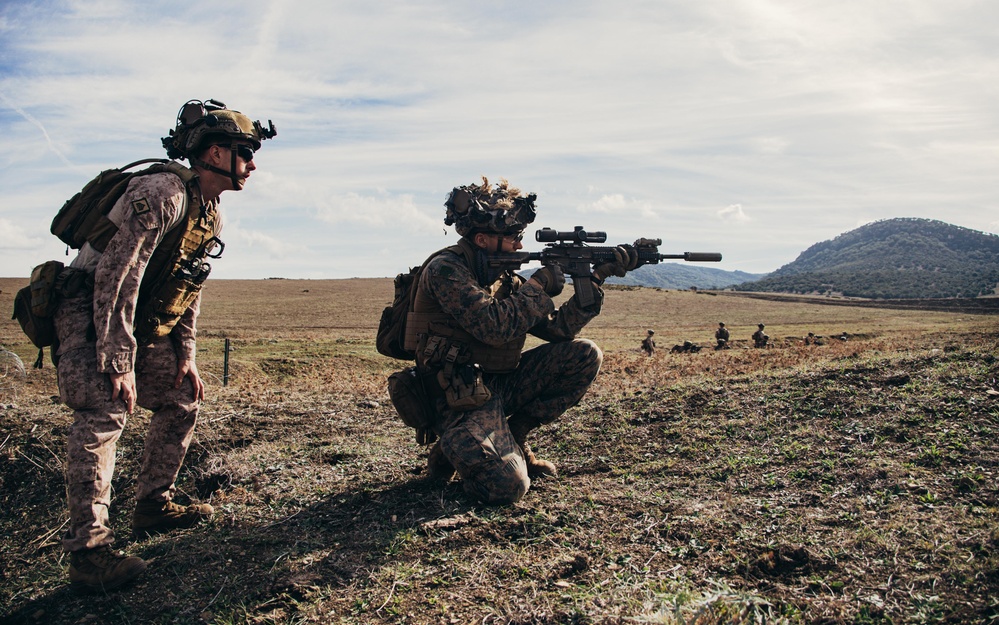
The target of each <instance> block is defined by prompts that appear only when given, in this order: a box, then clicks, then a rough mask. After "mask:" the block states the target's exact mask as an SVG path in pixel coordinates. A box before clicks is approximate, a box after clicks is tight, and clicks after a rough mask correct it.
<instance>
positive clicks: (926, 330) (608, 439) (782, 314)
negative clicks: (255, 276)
mask: <svg viewBox="0 0 999 625" xmlns="http://www.w3.org/2000/svg"><path fill="white" fill-rule="evenodd" d="M23 282H24V280H22V279H18V280H12V279H0V291H2V292H0V307H5V309H6V310H10V308H11V306H10V304H11V301H12V295H13V292H14V291H15V290H16V288H17V287H19V286H21V285H22V284H23ZM391 292H392V287H391V280H387V279H377V280H361V279H358V280H333V281H300V280H267V281H213V282H210V283H209V285H208V287H207V289H206V292H205V302H204V305H203V311H204V312H203V315H202V318H201V322H200V328H201V340H200V341H199V354H198V358H199V366H200V368H201V370H202V374H203V376H204V377H205V379H206V382H207V383H208V385H209V388H208V399H207V401H206V402H205V404H204V406H203V410H202V414H201V423H200V425H199V429H198V432H197V434H196V438H195V442H194V444H193V445H192V448H191V451H190V453H189V455H188V460H187V463H186V465H185V468H184V470H183V471H182V473H181V476H180V479H179V481H178V486H179V491H180V497H181V499H182V500H187V499H189V498H190V499H198V500H205V501H210V502H211V503H212V504H213V505H214V506H215V507H216V510H217V511H218V514H217V515H216V517H215V519H213V520H212V522H211V523H209V524H207V525H205V526H203V527H199V528H196V529H193V530H189V531H184V532H179V533H175V534H169V535H163V536H157V537H154V538H152V539H147V540H142V541H133V540H132V539H131V538H130V537H129V536H128V533H129V532H128V528H129V519H130V515H131V510H132V507H133V506H134V501H133V488H134V478H135V473H136V467H137V463H138V460H139V456H140V454H141V446H142V439H143V434H144V431H145V426H146V424H147V423H148V413H146V412H144V411H142V410H139V411H137V413H136V414H135V415H134V416H133V417H132V418H131V420H130V422H129V424H128V426H127V428H126V431H125V434H124V436H123V437H122V440H121V443H120V445H119V456H118V468H117V472H116V479H115V483H114V489H115V496H114V500H113V502H112V510H111V513H112V521H113V525H114V527H116V528H118V529H119V530H120V536H119V539H118V541H117V543H116V545H117V546H118V547H120V548H122V549H124V550H125V551H127V552H128V553H131V554H135V555H138V556H141V557H143V558H145V559H147V560H150V561H151V566H150V568H149V570H148V571H147V573H146V574H145V575H144V576H143V577H142V578H141V579H140V580H139V581H138V582H137V583H136V584H134V585H133V586H131V587H130V588H128V589H125V590H122V591H119V592H115V593H112V594H110V595H89V596H84V595H77V594H75V593H73V592H71V591H70V589H69V587H68V585H67V577H66V568H67V566H68V562H67V558H66V557H65V556H64V555H63V554H62V551H61V548H60V545H59V540H58V539H59V536H60V534H61V532H62V531H63V529H64V527H65V524H66V521H67V513H66V510H65V503H64V501H63V499H64V484H63V463H64V460H63V456H64V451H63V450H64V447H65V438H66V432H67V429H68V426H69V424H70V419H71V415H70V412H69V411H68V410H67V409H66V408H65V407H63V406H61V405H59V404H58V401H57V397H56V396H57V392H58V391H57V388H56V385H55V380H54V377H55V376H54V371H53V369H52V366H51V363H48V362H46V366H45V368H43V369H41V370H32V369H28V370H26V371H23V373H22V370H21V369H20V368H19V367H18V366H17V365H18V361H23V362H24V363H27V365H28V367H30V363H31V362H32V361H33V360H34V357H35V355H36V353H37V350H34V349H33V348H32V347H31V346H30V345H29V344H27V343H26V341H25V339H24V338H23V337H22V336H21V335H20V331H19V329H18V328H17V326H16V325H15V323H14V322H12V321H9V320H8V319H7V316H4V317H3V318H0V347H3V348H4V349H6V350H9V351H8V352H6V353H5V352H0V356H2V358H0V376H2V377H0V410H2V416H0V506H2V507H3V510H4V512H3V515H2V516H0V534H2V536H3V538H2V539H0V622H3V623H95V624H96V623H214V624H219V625H224V624H230V623H255V624H257V623H260V624H263V623H311V622H318V623H446V624H450V623H525V624H526V623H550V624H554V623H705V624H706V623H736V622H739V623H746V622H768V623H770V622H790V623H841V622H845V623H970V622H979V623H990V622H992V623H999V555H997V547H999V521H997V518H999V517H997V512H999V487H997V475H996V473H997V470H999V444H997V442H996V440H997V435H999V379H997V378H999V362H997V359H996V353H997V343H999V336H997V328H999V324H997V317H995V316H986V315H977V316H976V315H968V314H962V313H944V312H929V311H918V310H888V309H879V308H862V307H852V306H827V305H823V304H822V303H821V301H815V302H809V301H800V302H779V301H767V300H760V299H753V298H747V297H739V296H735V295H731V294H725V293H721V294H713V293H693V292H688V291H683V292H679V291H669V292H667V291H661V290H657V289H645V288H615V289H613V290H610V291H609V292H608V294H607V301H606V305H605V307H604V312H603V314H601V316H600V317H598V318H597V319H596V320H595V321H594V322H593V323H592V324H590V326H588V327H587V328H586V330H585V332H584V335H585V336H586V337H588V338H591V339H593V340H595V341H596V342H597V343H598V344H600V345H601V347H602V348H603V349H604V351H605V360H604V367H603V369H602V370H601V373H600V375H599V376H598V378H597V381H596V382H595V384H594V386H593V387H592V388H591V390H590V392H589V393H588V394H587V396H586V397H585V398H584V399H583V401H582V402H581V404H580V405H579V406H577V407H576V408H574V409H572V410H570V411H569V412H568V413H567V414H565V415H564V416H563V417H562V418H561V419H560V420H559V421H557V422H556V423H554V424H552V425H550V426H547V427H545V428H543V429H541V430H540V431H538V432H536V433H535V435H534V438H533V439H532V443H533V444H534V447H535V448H536V449H537V451H538V452H539V455H540V456H542V457H544V458H546V459H548V460H551V461H553V462H554V463H555V464H556V465H558V467H559V470H560V475H559V477H558V478H557V479H547V480H538V481H536V482H535V483H534V484H533V485H532V488H531V491H530V492H529V493H528V494H527V496H526V497H525V498H524V500H523V501H522V502H520V503H518V504H517V505H514V506H507V507H483V506H478V505H476V504H475V503H474V502H471V501H469V500H468V499H467V498H466V497H465V496H464V495H463V493H462V490H461V486H460V483H458V482H450V483H441V482H431V481H429V480H427V479H426V477H425V470H424V467H425V462H426V451H427V450H426V449H424V448H422V447H420V446H419V445H417V444H416V443H415V442H414V440H413V436H412V433H411V431H407V430H406V429H405V427H404V426H403V425H402V423H401V422H400V421H399V420H398V417H397V416H396V415H395V413H394V410H393V408H392V406H391V404H390V403H389V402H388V397H387V393H386V390H385V384H384V379H385V376H386V375H387V374H388V373H390V372H391V371H393V370H396V369H398V368H401V367H402V366H404V365H405V363H402V362H399V361H394V360H391V359H387V358H384V357H382V356H380V355H378V354H377V352H376V351H375V349H374V330H375V327H376V325H377V321H378V317H379V314H380V312H381V309H382V307H384V306H385V305H386V304H387V303H388V301H389V300H390V299H391ZM719 321H724V322H726V325H728V326H729V328H730V329H731V331H732V338H733V343H734V348H733V349H730V350H726V351H720V352H716V351H713V350H711V349H710V347H709V348H707V349H705V350H703V351H701V352H700V353H696V354H670V353H668V348H669V347H670V346H671V345H673V344H675V343H681V342H683V341H684V340H690V341H693V342H695V343H698V344H701V345H705V346H710V344H712V343H713V339H712V336H713V332H714V329H715V327H716V326H717V323H718V322H719ZM757 323H765V324H766V325H767V331H768V333H769V334H770V336H771V337H772V339H773V342H774V345H773V347H772V348H770V349H765V350H756V349H751V348H749V347H748V344H749V336H750V334H751V333H752V332H753V330H755V327H756V324H757ZM649 328H651V329H654V330H656V338H657V341H658V343H659V346H660V351H659V352H658V353H657V354H656V355H655V356H653V357H646V356H644V355H643V354H641V353H640V352H639V351H638V344H639V342H640V341H641V339H642V338H644V336H645V331H646V330H647V329H649ZM808 332H814V333H816V334H819V335H824V336H834V335H839V334H841V333H842V332H846V333H847V334H848V336H849V339H848V340H847V341H839V340H830V341H827V343H826V344H824V345H819V346H804V345H803V344H802V341H801V338H802V337H803V336H804V335H805V334H807V333H808ZM226 338H228V339H230V342H231V345H232V346H233V351H232V354H231V358H230V383H229V385H228V386H222V383H221V379H222V363H223V344H224V340H225V339H226ZM663 347H665V349H663ZM11 353H13V354H16V356H17V358H15V357H14V356H11V355H10V354H11Z"/></svg>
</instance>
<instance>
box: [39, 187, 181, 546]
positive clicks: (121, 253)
mask: <svg viewBox="0 0 999 625" xmlns="http://www.w3.org/2000/svg"><path fill="white" fill-rule="evenodd" d="M172 181H178V179H177V177H176V176H173V175H172V174H164V175H163V176H160V175H150V176H143V177H140V178H137V179H136V180H135V181H133V183H132V184H130V185H129V189H128V190H127V191H126V193H125V195H123V196H122V198H121V199H119V201H118V203H117V204H116V205H115V208H114V209H113V210H112V215H113V216H114V219H115V220H117V219H120V220H121V221H120V223H118V222H117V221H116V223H118V225H119V231H118V233H117V234H115V236H114V237H113V238H112V239H111V242H110V243H109V244H108V247H107V249H106V250H105V252H104V254H97V253H96V252H95V251H94V250H93V249H92V248H89V247H88V246H84V248H83V249H82V250H81V252H80V255H79V256H78V257H77V259H76V260H74V262H73V264H72V266H74V267H78V268H83V269H87V270H91V271H94V274H95V281H94V293H93V295H92V296H91V295H89V294H88V295H86V296H83V297H74V298H68V299H65V300H63V301H62V302H61V303H60V305H59V308H58V310H57V311H56V314H55V325H56V332H57V334H58V337H59V348H58V351H57V354H58V365H57V374H58V380H59V393H60V398H61V399H62V401H63V402H64V403H65V404H66V405H67V406H68V407H70V408H72V409H73V425H72V426H71V427H70V431H69V436H68V465H67V472H66V484H67V488H66V490H67V498H68V503H69V511H70V522H69V528H68V529H67V531H66V534H65V536H64V538H63V548H64V549H65V550H66V551H70V552H72V551H79V550H82V549H93V548H95V547H100V546H103V545H108V544H110V543H111V542H112V541H113V540H114V532H113V531H112V530H111V528H110V527H108V506H109V504H110V492H111V479H112V476H113V474H114V465H115V451H116V444H117V441H118V438H119V437H120V435H121V432H122V430H123V428H124V427H125V423H126V421H127V417H128V415H127V413H126V406H125V403H124V401H122V400H121V399H118V400H117V401H114V402H112V401H111V382H110V377H109V372H117V373H126V372H129V371H134V372H135V379H136V391H137V403H138V405H140V406H142V407H144V408H146V409H148V410H150V411H152V412H153V414H152V417H151V418H150V423H149V430H148V433H147V435H146V441H145V448H144V452H143V457H142V467H141V469H140V472H139V475H138V477H137V480H136V482H137V486H136V498H137V499H140V500H141V499H153V500H159V501H168V500H170V499H172V497H173V493H174V490H175V486H174V481H175V480H176V477H177V474H178V472H179V471H180V467H181V465H182V464H183V461H184V456H185V455H186V453H187V449H188V447H189V445H190V442H191V437H192V436H193V433H194V426H195V422H196V420H197V415H198V403H197V401H195V398H194V387H193V385H192V384H191V381H190V380H189V379H187V378H185V379H184V382H183V384H181V387H180V388H179V389H175V388H174V381H175V380H176V376H177V371H178V362H179V361H181V360H186V361H193V360H194V354H195V343H194V340H195V334H196V327H195V321H196V318H197V315H198V305H199V302H197V301H196V302H195V304H194V305H193V306H192V307H191V309H190V310H188V311H187V314H186V315H185V316H184V318H183V319H182V320H181V322H180V323H178V324H177V326H176V327H175V328H174V331H173V333H172V334H171V335H170V336H167V337H163V338H160V339H157V340H155V341H154V342H153V343H151V344H149V345H145V346H137V345H136V341H135V339H134V337H133V336H132V320H133V316H134V313H135V303H136V300H137V297H138V290H139V285H140V283H141V281H142V275H143V270H144V269H145V267H146V263H148V261H149V259H150V257H151V256H152V253H153V251H154V250H155V248H156V246H157V245H158V244H159V243H160V241H162V239H163V235H164V234H165V232H166V231H167V230H168V229H169V228H170V227H175V226H177V225H178V224H180V223H181V218H182V217H183V213H184V210H185V208H186V193H185V191H184V189H183V185H181V184H179V182H177V184H173V183H172Z"/></svg>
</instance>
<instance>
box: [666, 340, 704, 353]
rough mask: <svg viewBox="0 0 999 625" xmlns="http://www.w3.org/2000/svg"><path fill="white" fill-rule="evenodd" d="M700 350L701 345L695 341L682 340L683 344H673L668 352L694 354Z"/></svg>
mask: <svg viewBox="0 0 999 625" xmlns="http://www.w3.org/2000/svg"><path fill="white" fill-rule="evenodd" d="M699 351H701V346H700V345H698V344H697V343H692V342H690V341H684V342H683V345H674V346H673V348H672V349H671V350H669V353H671V354H696V353H697V352H699Z"/></svg>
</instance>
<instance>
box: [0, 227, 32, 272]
mask: <svg viewBox="0 0 999 625" xmlns="http://www.w3.org/2000/svg"><path fill="white" fill-rule="evenodd" d="M39 243H40V238H39V237H37V236H33V235H29V234H28V233H27V232H26V231H25V230H24V228H22V227H20V226H19V225H17V224H15V223H13V222H12V221H10V220H9V219H5V218H3V217H0V248H3V249H5V250H30V249H34V248H36V247H37V246H38V245H39ZM39 262H41V261H39Z"/></svg>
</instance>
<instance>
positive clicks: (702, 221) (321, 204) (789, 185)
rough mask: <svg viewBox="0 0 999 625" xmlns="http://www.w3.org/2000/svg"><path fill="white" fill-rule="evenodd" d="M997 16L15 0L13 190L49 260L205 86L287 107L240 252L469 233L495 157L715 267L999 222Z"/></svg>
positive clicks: (904, 9)
mask: <svg viewBox="0 0 999 625" xmlns="http://www.w3.org/2000/svg"><path fill="white" fill-rule="evenodd" d="M997 21H999V4H997V3H993V2H988V1H987V0H954V1H953V2H948V3H946V4H942V3H940V2H937V1H936V0H885V1H884V2H875V3H872V2H869V1H866V0H844V1H843V2H836V3H828V2H825V3H824V2H820V1H818V0H745V1H743V2H738V3H732V2H729V1H728V0H704V1H703V2H698V3H690V2H684V1H682V0H636V1H635V2H629V3H626V4H621V3H611V2H606V1H603V2H601V1H596V0H581V1H579V2H571V3H570V2H568V0H554V1H553V2H545V3H536V2H528V1H527V0H513V1H512V2H509V3H503V4H502V5H497V6H492V5H483V4H474V3H464V2H457V1H455V0H421V1H420V2H418V3H359V2H348V1H342V0H335V1H333V2H328V1H322V2H321V1H320V0H288V1H287V2H281V3H277V2H270V1H265V0H244V1H242V2H239V3H237V2H234V1H233V0H221V1H220V2H216V3H213V4H211V5H206V4H204V3H196V2H193V1H191V0H179V1H178V2H174V3H170V4H163V3H143V4H138V3H130V2H126V1H125V0H97V1H96V2H92V1H89V0H88V1H84V0H70V1H68V2H65V1H60V2H55V1H54V0H42V1H37V0H36V1H31V2H29V1H28V0H14V1H13V2H7V3H6V4H4V5H3V6H2V7H0V32H2V33H3V37H0V94H3V97H0V124H3V128H4V133H3V135H2V136H0V188H3V189H4V198H3V199H2V200H0V216H2V217H3V218H4V219H6V220H7V221H8V223H9V225H11V226H14V227H17V228H19V229H20V231H21V232H22V233H30V236H28V239H29V240H32V241H34V243H33V244H32V245H33V246H34V247H32V248H29V249H27V250H25V254H28V255H33V254H38V255H39V256H40V258H39V261H38V262H40V261H41V260H44V257H42V255H43V254H47V253H48V251H49V250H50V249H51V248H52V247H54V246H52V245H51V244H49V243H47V242H45V241H46V237H48V235H47V234H46V232H45V231H44V230H43V229H42V228H44V225H45V222H46V220H45V219H42V218H40V217H39V215H42V214H44V213H49V214H51V213H52V212H54V211H55V209H57V208H58V206H57V205H58V204H59V203H60V202H61V201H62V200H64V199H65V197H68V195H70V194H72V192H73V187H78V186H79V185H82V183H83V182H85V181H86V180H88V179H89V178H90V177H92V176H93V175H94V174H95V173H96V172H97V171H99V170H100V169H102V168H106V167H109V166H112V165H122V164H124V163H127V162H129V161H131V160H135V159H138V158H143V157H149V156H161V155H162V154H163V152H162V149H161V147H160V143H159V139H160V137H162V136H164V135H165V134H166V132H167V130H168V129H169V128H170V126H171V124H172V121H173V117H174V115H175V113H176V111H177V109H178V108H179V107H180V105H181V104H182V103H183V102H184V101H186V100H188V99H191V98H209V97H213V98H217V99H220V100H222V101H224V102H226V103H227V104H229V105H230V106H232V107H234V108H236V109H238V110H241V111H243V112H245V113H247V114H248V115H250V116H251V117H252V118H254V119H256V118H261V119H265V120H266V119H268V118H270V119H273V120H274V122H275V124H276V125H277V127H278V133H279V134H278V137H277V138H276V139H275V140H274V141H273V142H271V141H268V142H267V143H266V144H265V147H264V150H263V151H262V152H261V154H260V156H259V157H258V161H259V166H260V169H259V170H258V171H257V172H256V174H255V175H254V178H253V179H251V183H250V185H249V187H248V188H247V189H246V191H245V192H243V193H240V194H238V195H236V194H226V195H225V196H223V205H224V206H225V209H226V210H227V214H228V215H229V216H230V218H231V220H235V219H238V220H239V221H238V224H239V227H240V228H241V229H245V231H241V230H232V231H231V232H229V231H227V234H229V236H230V238H231V239H232V241H231V247H233V248H237V249H238V248H240V247H245V248H246V249H252V250H254V251H256V252H257V253H259V254H261V255H263V256H265V257H267V258H268V259H269V260H268V263H267V264H266V265H263V264H255V263H252V262H247V263H239V264H238V265H237V264H236V263H229V264H227V269H226V271H231V272H260V271H266V272H267V273H268V275H269V274H271V273H274V274H284V275H287V276H288V277H295V275H294V274H295V272H303V275H304V274H305V273H308V275H309V276H310V277H322V272H328V275H330V276H333V275H336V276H337V277H349V276H344V275H342V273H341V272H348V271H365V272H366V271H371V272H377V273H376V274H375V275H394V273H395V271H394V270H393V269H392V264H393V263H394V264H395V265H398V264H399V262H400V261H398V260H395V261H392V260H386V259H385V258H384V255H381V256H379V255H377V254H372V256H371V257H370V258H367V259H365V262H361V263H358V262H355V261H356V259H357V257H358V255H359V254H361V255H363V254H367V253H368V252H367V251H365V250H364V249H351V250H350V252H349V253H350V254H351V255H352V260H351V262H346V261H344V260H342V259H344V258H346V254H347V253H348V252H345V251H344V248H345V247H349V246H348V245H345V244H344V243H343V242H342V241H339V239H340V238H341V237H348V236H349V237H353V238H355V239H358V240H364V239H366V238H369V237H370V236H372V233H373V231H374V232H377V236H378V237H379V240H380V241H383V242H387V243H390V244H391V246H392V247H391V248H390V249H392V250H394V251H395V252H397V253H398V254H399V255H406V254H413V255H414V256H420V255H423V254H424V252H425V251H428V250H426V249H425V248H426V247H430V246H433V245H437V244H439V243H442V242H443V244H447V243H449V242H451V241H453V237H452V238H451V239H445V240H443V241H442V235H441V232H442V229H443V224H442V221H441V220H442V218H443V208H442V202H443V198H444V194H445V193H446V192H447V191H448V190H450V188H451V187H453V186H455V185H458V184H467V183H469V182H472V181H474V180H476V179H477V177H478V176H479V175H483V174H485V175H487V176H489V177H490V178H498V177H500V176H505V177H507V178H509V179H510V181H511V182H512V183H513V184H516V185H517V186H520V187H521V188H524V189H527V190H532V191H535V192H537V193H538V196H539V197H538V205H539V224H540V225H545V226H552V227H558V228H560V229H563V228H571V227H572V226H573V225H577V224H580V223H582V224H583V225H585V226H586V227H587V228H593V229H600V230H607V231H608V236H609V237H611V236H613V237H615V238H616V237H618V236H620V237H622V240H628V239H633V238H635V237H637V236H663V238H664V239H666V238H668V239H669V240H670V242H676V243H687V242H689V243H690V246H691V249H693V246H695V245H698V246H699V247H701V248H702V249H710V248H715V246H718V248H719V249H720V251H723V252H724V253H725V262H724V263H723V264H722V265H720V266H721V267H722V268H724V269H742V270H746V271H753V272H765V271H771V270H773V269H774V268H776V267H777V266H779V265H781V264H783V263H786V262H788V261H789V260H791V259H793V258H794V257H795V256H796V255H797V253H798V252H800V251H801V250H803V249H804V248H806V247H807V246H808V245H810V244H811V243H814V242H817V241H821V240H826V239H829V238H832V237H834V236H836V235H837V234H840V233H842V232H845V231H847V230H850V229H852V228H854V227H856V224H857V223H860V222H864V223H866V222H867V221H870V220H872V219H885V218H890V217H929V218H936V219H943V220H945V221H950V222H951V223H955V224H957V225H961V226H965V227H969V228H974V229H980V230H990V229H991V230H992V231H995V230H997V229H999V227H997V225H996V218H995V210H994V209H993V208H991V207H993V206H994V198H995V196H996V192H997V191H999V189H997V187H996V182H995V180H996V177H995V171H997V169H999V148H997V147H996V146H999V116H997V115H996V114H995V112H994V111H995V106H994V103H995V102H996V100H997V99H999V82H997V81H995V80H994V79H993V77H994V76H995V75H996V74H997V72H999V54H997V53H999V41H997V40H996V39H995V37H994V33H993V30H994V24H995V23H996V22H997ZM64 196H65V197H64ZM230 196H235V197H230ZM733 198H738V199H739V204H732V199H733ZM717 207H726V208H724V209H722V210H721V211H719V210H718V208H717ZM742 207H752V218H751V219H749V218H748V217H749V216H748V215H747V214H746V212H745V210H744V209H743V208H742ZM716 218H721V219H723V220H725V221H727V222H730V223H737V224H739V226H740V227H739V228H738V229H726V231H723V232H720V233H719V232H715V231H713V230H712V226H709V224H712V223H713V222H714V220H715V219H716ZM584 220H585V221H584ZM542 221H543V222H544V223H541V222H542ZM231 223H236V222H233V221H231V222H230V224H231ZM40 226H41V227H40ZM229 227H230V226H227V228H229ZM733 230H737V231H733ZM236 235H239V236H236ZM338 242H339V243H340V244H339V245H334V243H338ZM685 247H686V246H685ZM292 251H293V252H294V253H292ZM229 254H233V256H234V257H236V258H242V257H241V256H240V254H241V253H236V250H235V249H233V250H227V257H228V255H229ZM303 254H304V255H306V256H307V257H308V258H307V260H302V257H303ZM309 254H311V255H312V256H308V255H309ZM8 258H12V257H11V256H9V255H6V256H0V275H3V274H12V273H13V274H17V273H19V272H20V269H18V267H20V265H17V266H13V265H11V266H8V265H7V264H6V263H8V260H7V259H8ZM418 260H420V259H414V260H412V261H408V262H417V261H418ZM229 277H260V276H257V275H254V274H253V273H246V274H242V275H238V276H234V275H231V274H230V276H229Z"/></svg>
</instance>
